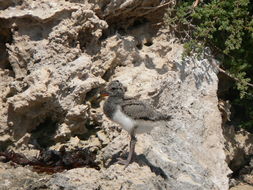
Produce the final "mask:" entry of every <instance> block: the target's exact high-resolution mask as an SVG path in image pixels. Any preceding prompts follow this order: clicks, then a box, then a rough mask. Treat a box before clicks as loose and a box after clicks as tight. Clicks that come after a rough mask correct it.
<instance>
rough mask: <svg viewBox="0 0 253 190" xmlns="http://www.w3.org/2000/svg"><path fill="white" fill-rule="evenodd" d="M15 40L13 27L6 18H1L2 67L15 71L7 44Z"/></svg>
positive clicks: (0, 62)
mask: <svg viewBox="0 0 253 190" xmlns="http://www.w3.org/2000/svg"><path fill="white" fill-rule="evenodd" d="M12 41H13V38H12V32H11V28H10V27H9V23H7V21H6V20H4V19H0V69H8V70H10V71H13V69H12V67H11V65H10V62H9V59H8V52H7V46H6V44H11V43H12Z"/></svg>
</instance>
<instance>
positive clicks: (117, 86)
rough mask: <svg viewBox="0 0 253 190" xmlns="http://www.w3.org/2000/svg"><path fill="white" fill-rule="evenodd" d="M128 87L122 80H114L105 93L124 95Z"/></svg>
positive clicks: (108, 94)
mask: <svg viewBox="0 0 253 190" xmlns="http://www.w3.org/2000/svg"><path fill="white" fill-rule="evenodd" d="M125 91H126V88H125V87H124V86H123V84H122V83H121V82H119V81H118V80H114V81H112V82H110V83H109V84H108V86H107V87H106V89H105V92H104V93H103V95H104V96H114V97H115V96H116V97H124V94H125Z"/></svg>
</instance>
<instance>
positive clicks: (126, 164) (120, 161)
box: [118, 133, 137, 168]
mask: <svg viewBox="0 0 253 190" xmlns="http://www.w3.org/2000/svg"><path fill="white" fill-rule="evenodd" d="M130 138H131V139H130V147H129V149H130V150H129V154H128V156H127V159H126V160H124V159H121V158H119V159H118V163H119V164H124V165H125V168H126V167H127V166H128V165H129V164H130V162H131V161H132V157H133V154H134V150H135V144H136V141H137V139H136V137H135V136H134V134H133V133H131V136H130Z"/></svg>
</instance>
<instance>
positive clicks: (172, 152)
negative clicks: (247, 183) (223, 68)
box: [0, 0, 250, 190]
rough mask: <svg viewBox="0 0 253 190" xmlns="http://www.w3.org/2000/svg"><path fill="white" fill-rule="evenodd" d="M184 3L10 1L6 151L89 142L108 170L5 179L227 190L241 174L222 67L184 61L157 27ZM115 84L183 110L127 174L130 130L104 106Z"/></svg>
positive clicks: (1, 26)
mask: <svg viewBox="0 0 253 190" xmlns="http://www.w3.org/2000/svg"><path fill="white" fill-rule="evenodd" d="M174 3H175V2H174V1H169V0H166V1H157V0H152V1H138V0H128V1H122V0H117V1H113V0H109V1H92V0H91V1H82V0H71V1H63V0H60V1H51V0H43V1H41V2H39V1H32V0H23V1H19V2H17V1H15V2H13V3H10V4H9V3H6V4H3V8H2V11H1V13H0V34H4V35H3V36H4V37H5V38H6V39H5V41H1V43H3V45H1V44H0V45H1V47H3V50H2V51H3V52H4V56H3V61H1V62H0V64H1V65H0V79H1V80H0V81H1V82H0V87H1V88H0V92H1V93H0V108H1V109H0V113H1V114H0V136H1V137H0V143H1V144H0V146H1V149H3V150H6V149H7V150H15V151H17V152H24V153H25V152H26V151H27V150H29V151H30V153H29V151H27V154H34V152H36V151H38V150H41V149H48V150H52V151H54V150H57V149H59V150H60V149H61V147H63V146H64V147H65V146H66V148H67V149H69V150H70V149H71V150H72V149H73V151H74V150H75V148H82V147H85V148H86V149H87V150H88V151H90V152H92V154H94V155H95V154H96V158H95V159H94V160H95V161H96V163H99V164H100V167H101V169H100V170H95V169H92V166H89V165H87V168H75V169H71V170H68V171H64V172H63V173H56V174H54V175H52V176H43V175H41V176H40V175H38V174H36V173H34V172H32V171H29V170H28V169H27V168H25V167H17V168H5V169H4V170H6V171H4V172H5V173H8V172H10V175H8V176H7V177H6V176H5V175H4V173H2V174H1V175H0V181H1V182H2V183H3V184H2V185H5V186H10V187H11V186H13V187H14V188H15V187H17V188H19V187H20V188H21V186H22V184H24V185H23V186H24V187H23V186H22V188H23V189H36V188H37V189H40V188H44V189H62V188H64V189H98V188H100V189H172V190H184V189H192V190H194V189H198V190H201V189H219V190H223V189H224V190H226V189H228V177H227V175H228V174H229V173H230V170H229V168H228V166H227V164H226V162H225V159H226V157H225V153H224V137H223V135H222V128H221V125H222V120H221V114H220V112H219V110H218V106H217V105H218V99H217V94H216V91H217V88H218V87H217V82H218V78H217V70H216V69H215V67H214V64H218V63H217V62H216V61H215V60H213V58H212V56H211V55H210V54H209V53H208V52H206V53H205V55H202V56H201V57H199V58H197V57H195V56H193V57H190V58H187V59H184V60H182V58H181V56H182V52H183V44H181V43H179V42H177V39H176V38H175V37H172V36H171V35H168V34H169V32H170V31H169V30H168V29H166V28H159V26H158V25H157V23H158V22H161V21H162V18H163V14H164V13H165V8H166V6H165V5H167V6H172V5H173V4H174ZM0 5H1V4H0ZM10 5H11V6H10ZM14 13H15V14H14ZM113 79H118V80H120V81H121V82H122V83H123V84H124V85H125V86H126V87H127V89H128V90H127V95H129V96H136V97H138V98H140V99H142V100H144V101H146V102H148V103H149V104H151V105H152V106H153V107H154V108H155V109H157V110H159V111H161V112H163V113H166V114H168V115H172V117H173V119H172V120H171V121H170V122H168V123H167V125H166V126H157V127H156V128H155V129H154V130H153V131H152V132H151V133H150V134H143V135H140V136H138V137H137V138H138V142H137V145H136V146H137V147H136V151H137V156H136V158H135V160H134V162H133V163H132V164H130V165H129V167H128V168H127V169H126V170H123V166H121V165H118V164H116V158H117V157H124V156H126V152H128V143H129V136H128V134H127V133H126V132H123V131H121V129H120V127H118V126H117V125H116V124H114V123H112V122H111V121H108V120H107V119H106V118H105V116H104V115H103V112H102V109H101V106H102V104H103V101H102V100H101V98H100V90H101V89H102V88H103V87H104V85H105V84H106V82H108V81H110V80H113ZM33 150H35V151H34V152H32V151H33ZM249 150H250V146H249ZM69 156H70V155H69ZM70 158H71V156H70ZM1 164H2V163H1ZM5 166H6V164H3V167H5ZM98 168H99V167H98ZM21 173H23V176H21ZM26 177H27V178H26ZM44 177H45V178H44ZM29 178H30V182H29V183H28V182H27V181H29ZM6 180H7V182H6ZM35 181H38V183H37V186H36V184H35ZM1 182H0V183H1ZM5 182H6V183H5ZM27 184H30V185H27ZM5 186H4V187H5Z"/></svg>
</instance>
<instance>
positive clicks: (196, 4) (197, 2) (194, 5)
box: [193, 0, 199, 8]
mask: <svg viewBox="0 0 253 190" xmlns="http://www.w3.org/2000/svg"><path fill="white" fill-rule="evenodd" d="M198 4H199V0H195V2H194V3H193V8H195V7H197V6H198Z"/></svg>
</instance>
